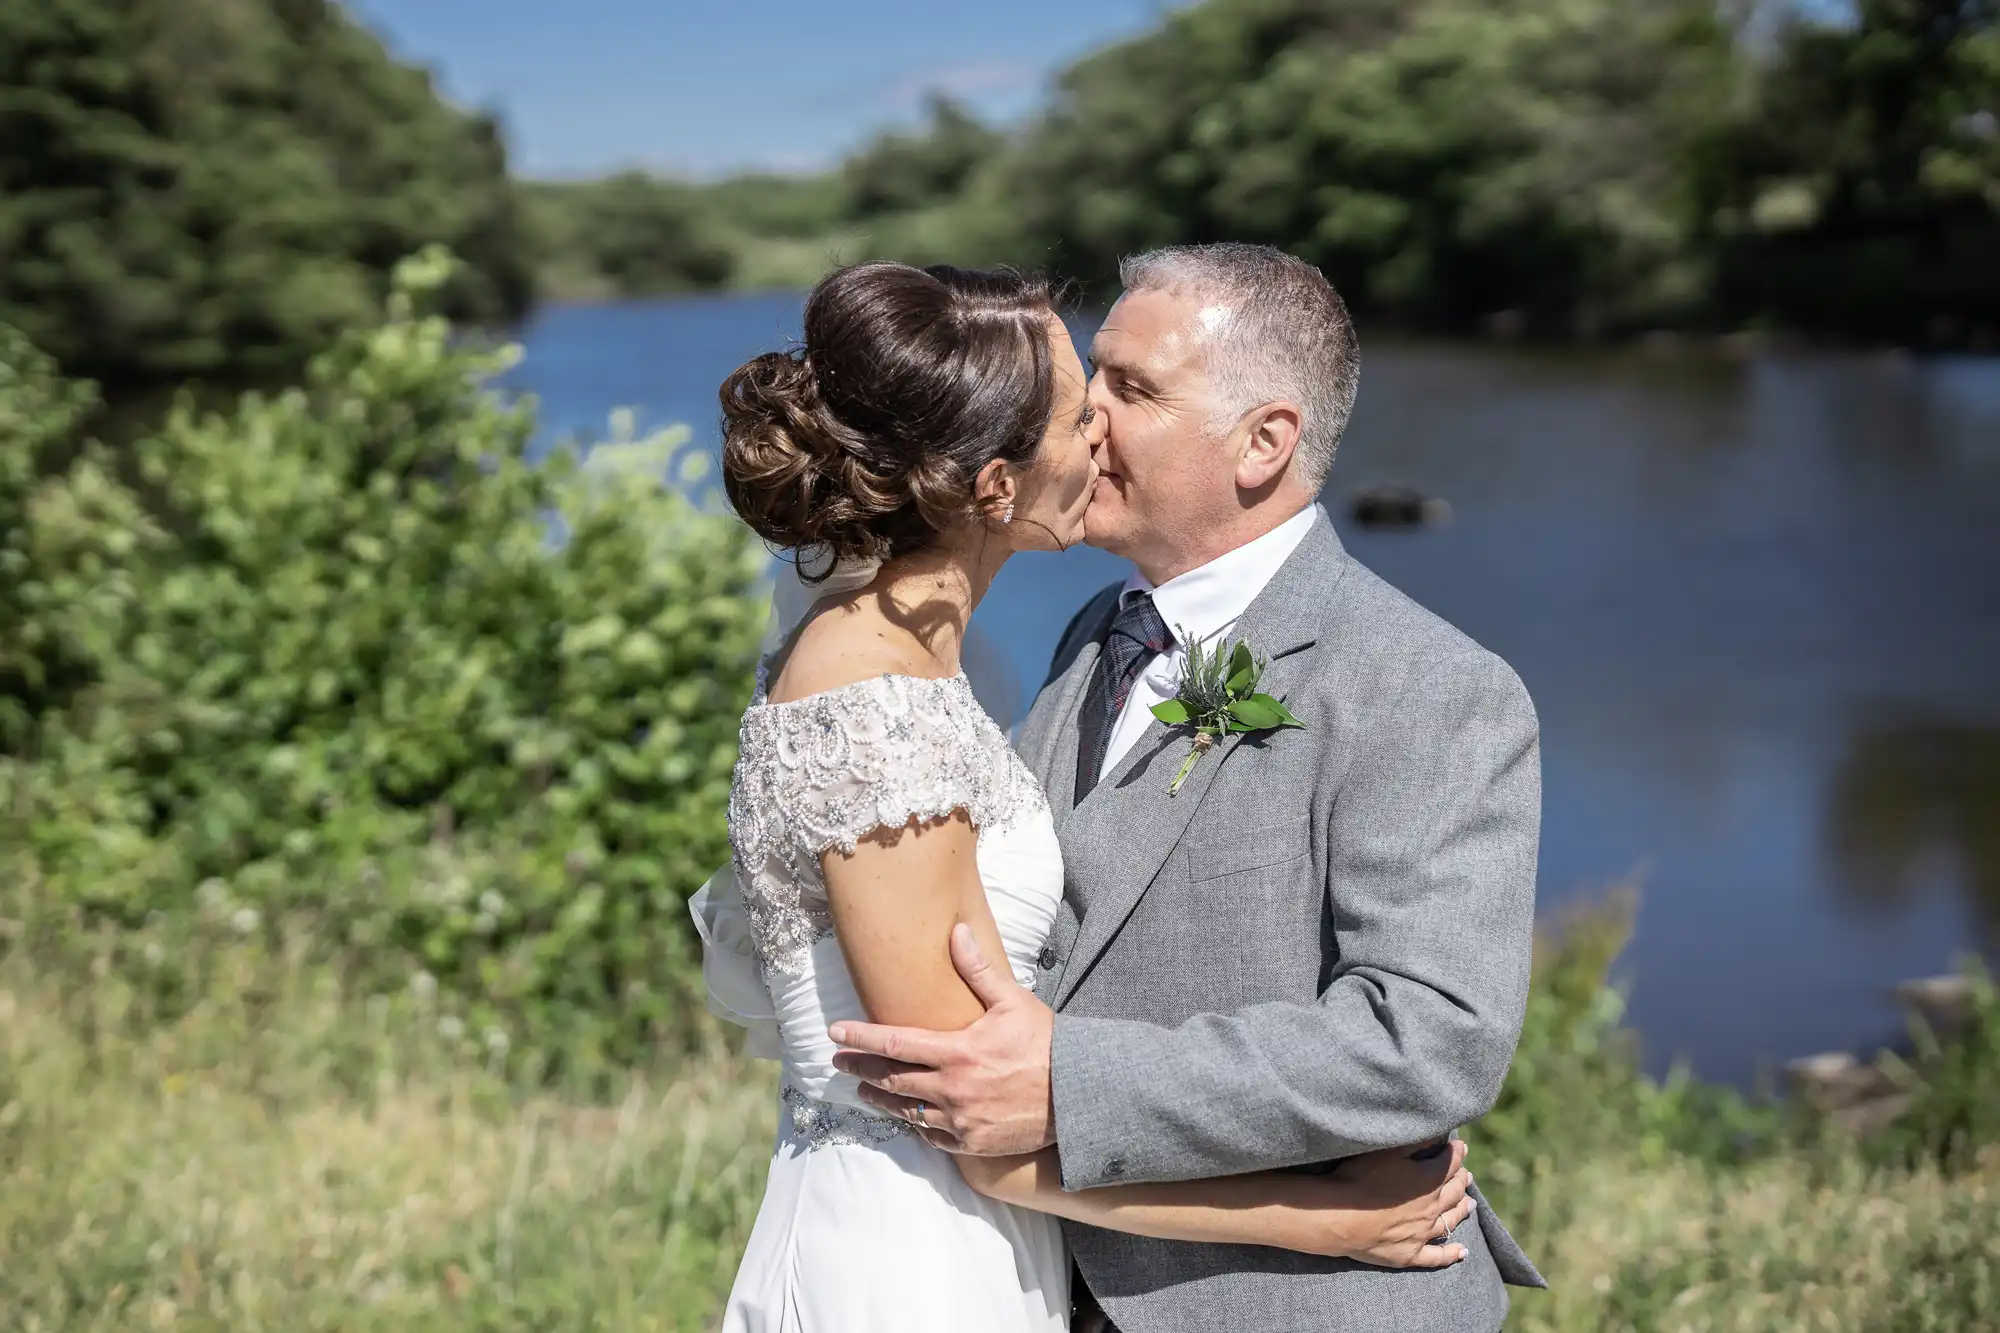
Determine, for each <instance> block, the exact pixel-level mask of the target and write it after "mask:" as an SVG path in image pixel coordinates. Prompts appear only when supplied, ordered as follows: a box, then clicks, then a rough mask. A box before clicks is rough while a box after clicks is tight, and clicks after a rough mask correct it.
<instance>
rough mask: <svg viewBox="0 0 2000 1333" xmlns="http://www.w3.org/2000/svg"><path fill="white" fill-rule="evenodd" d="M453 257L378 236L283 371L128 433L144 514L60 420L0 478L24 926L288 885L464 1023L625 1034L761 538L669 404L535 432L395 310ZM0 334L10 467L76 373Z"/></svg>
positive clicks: (747, 634) (371, 976)
mask: <svg viewBox="0 0 2000 1333" xmlns="http://www.w3.org/2000/svg"><path fill="white" fill-rule="evenodd" d="M449 271H450V266H449V264H448V263H446V262H443V261H440V260H439V259H437V258H435V257H433V258H430V259H426V260H425V261H423V262H421V263H413V264H411V265H409V266H406V268H405V270H404V271H403V273H402V276H401V278H400V279H399V287H400V290H399V292H398V295H397V296H396V297H395V298H394V300H393V302H392V305H391V313H390V317H389V318H388V320H387V321H386V322H384V323H382V324H381V325H380V326H379V327H377V328H374V329H371V330H367V331H364V332H358V333H353V334H350V335H348V336H346V337H345V338H343V339H342V340H340V341H339V343H338V344H337V345H336V346H335V347H334V348H333V349H332V350H330V351H328V352H327V353H325V354H323V355H322V356H320V357H319V358H317V359H316V360H315V361H314V362H313V363H312V366H311V369H310V371H309V373H308V375H307V379H306V383H305V384H304V386H303V387H300V388H297V389H293V390H289V391H287V392H284V393H282V394H278V395H276V396H272V397H265V396H261V395H257V394H251V395H246V396H245V397H243V399H242V400H241V402H240V403H239V404H238V405H237V406H236V407H235V408H234V409H233V410H232V411H229V412H226V413H222V414H213V413H210V414H203V413H199V412H197V411H196V410H195V409H194V408H193V407H192V406H191V405H190V404H187V403H183V405H181V406H180V407H178V408H176V409H175V410H174V412H173V413H172V414H171V415H170V416H169V418H168V419H167V421H166V422H165V423H164V424H163V425H162V426H161V427H159V429H158V430H157V432H155V433H154V434H152V435H150V436H149V437H147V438H145V439H142V440H141V441H139V442H138V443H137V444H136V446H135V450H134V452H135V457H136V460H137V466H138V469H139V471H140V473H141V474H142V476H143V479H144V484H145V486H146V487H148V488H149V490H150V492H152V494H151V495H150V496H149V498H150V499H152V500H153V501H154V502H155V505H156V507H157V508H158V509H159V511H160V513H161V522H160V523H159V524H158V525H157V526H156V525H152V524H149V523H146V522H143V521H141V519H140V517H139V512H140V511H139V510H138V507H137V502H136V501H135V500H133V499H132V497H131V496H130V494H129V493H127V492H125V491H124V490H123V489H122V488H121V487H119V486H118V484H117V483H116V482H115V481H114V480H113V479H112V478H111V477H110V475H109V473H108V472H106V471H105V469H104V468H103V467H102V465H101V464H99V463H98V462H97V461H96V460H95V459H94V458H93V457H92V456H91V455H90V454H88V453H86V455H85V456H84V457H83V458H82V459H81V460H80V461H79V462H78V463H77V464H76V465H75V466H73V467H72V468H71V469H70V470H69V471H67V472H66V473H64V474H62V475H61V476H58V477H56V478H54V479H53V480H50V481H48V482H44V483H41V484H40V485H39V486H38V487H36V488H35V489H34V491H33V493H32V495H31V496H30V498H29V501H28V503H27V504H26V505H25V507H24V506H23V505H22V504H21V503H20V502H18V501H9V500H0V503H11V504H13V505H14V507H15V509H16V510H17V511H21V512H23V513H24V517H23V518H22V519H21V520H19V521H18V525H17V524H16V522H15V521H14V520H11V519H10V527H9V533H10V535H9V538H8V542H9V550H10V552H11V553H12V554H10V559H12V560H14V562H15V563H16V564H25V566H26V569H25V571H24V572H25V575H26V577H25V578H24V579H23V581H22V583H21V585H20V586H22V587H23V588H25V589H26V590H27V591H28V593H29V596H28V597H27V598H26V599H25V603H26V604H25V605H24V604H22V603H23V601H24V599H22V598H20V597H16V598H13V599H11V600H10V601H9V602H7V603H4V604H0V613H4V614H6V615H7V616H8V617H9V620H8V622H7V623H4V624H0V642H5V643H8V644H15V643H22V644H27V645H30V646H33V645H36V644H49V643H51V642H60V643H61V644H62V645H64V647H65V651H66V653H67V654H68V657H69V658H70V659H73V662H72V665H71V667H70V676H71V677H72V678H73V679H74V688H73V689H72V691H71V693H70V695H69V696H68V697H66V698H56V697H51V696H50V695H49V694H48V692H47V690H46V689H45V688H44V689H43V690H42V692H41V693H39V694H37V693H33V692H31V691H30V690H29V689H27V688H23V686H22V685H21V684H19V683H18V682H21V681H26V682H29V683H30V684H32V682H33V681H35V680H40V679H45V678H46V677H47V675H48V672H47V670H46V668H45V666H43V665H42V664H41V662H40V660H39V659H38V661H37V662H36V663H34V664H32V665H31V667H24V668H21V669H16V670H11V671H10V672H9V675H8V676H7V677H6V679H7V681H8V694H7V696H6V700H5V702H6V704H7V706H8V708H9V709H10V715H11V716H13V717H14V718H16V719H17V722H18V721H19V720H21V719H29V720H32V721H33V723H34V726H33V728H32V735H31V736H30V737H29V738H28V740H27V743H23V744H18V745H16V746H15V747H14V749H15V755H14V758H12V759H11V760H10V761H8V762H7V763H6V764H5V766H4V767H0V818H5V819H7V820H9V821H11V823H12V824H13V828H12V829H10V830H9V831H8V836H9V837H13V838H17V839H19V840H20V841H22V842H23V843H24V844H25V845H26V846H27V847H29V848H30V849H31V851H32V853H33V856H34V860H35V863H36V865H37V866H38V867H39V872H38V873H39V875H40V881H41V884H42V888H41V890H40V894H39V902H40V904H41V907H42V908H44V909H48V911H49V912H50V913H51V915H50V920H51V921H52V922H56V923H57V924H56V925H52V926H51V934H52V936H56V937H59V936H61V935H62V934H63V933H65V932H66V931H67V932H73V929H74V926H75V924H76V922H77V921H78V920H91V921H101V922H107V923H114V924H116V925H118V926H120V927H122V928H124V929H127V930H134V929H137V928H140V927H144V926H148V925H149V924H150V925H152V926H154V927H158V926H159V925H160V923H161V921H162V920H163V919H164V920H166V921H168V922H172V921H175V920H186V921H193V920H195V919H198V918H200V917H202V916H203V915H204V914H206V915H207V916H208V917H209V918H212V919H215V920H221V921H226V922H229V923H232V925H233V927H234V928H236V929H239V930H243V931H246V932H250V931H259V930H266V929H271V928H273V923H278V922H291V921H297V920H300V919H311V920H313V921H314V922H315V932H314V933H315V936H316V937H318V938H324V939H329V940H335V941H338V942H339V943H340V944H341V945H342V946H343V950H344V956H345V957H347V958H349V959H350V960H361V961H360V962H358V963H353V964H352V965H353V966H355V967H359V968H360V969H362V970H363V971H365V972H366V973H368V975H367V976H366V977H365V978H363V980H364V981H365V983H366V984H368V985H371V986H374V987H376V988H380V987H384V986H395V985H407V984H412V983H413V982H414V984H416V985H418V986H420V987H430V986H432V985H435V986H436V987H437V988H438V989H439V991H440V994H441V1001H440V1002H441V1003H443V1004H445V1005H447V1006H448V1007H449V1006H456V1007H457V1008H458V1009H459V1010H461V1011H462V1012H461V1013H460V1014H459V1018H460V1020H461V1022H462V1023H463V1024H464V1025H465V1026H466V1030H468V1031H475V1030H476V1031H480V1032H484V1031H486V1030H488V1029H496V1030H498V1031H499V1032H500V1033H502V1034H505V1036H506V1039H507V1040H508V1041H509V1042H510V1043H512V1044H514V1045H516V1046H517V1047H519V1046H521V1044H522V1043H523V1041H525V1042H526V1047H527V1049H532V1050H541V1051H550V1050H554V1049H556V1048H557V1047H558V1046H560V1048H561V1049H562V1050H563V1052H564V1053H565V1056H566V1057H567V1058H571V1059H577V1058H582V1057H585V1056H588V1055H589V1054H590V1053H591V1052H593V1051H605V1052H608V1051H630V1050H631V1049H632V1048H633V1047H634V1046H635V1045H637V1044H639V1043H643V1042H655V1041H660V1040H663V1039H669V1038H671V1037H673V1036H675V1035H676V1034H677V1033H684V1032H685V1030H686V1029H685V1025H686V1024H687V1023H689V1022H691V1021H692V1020H691V1018H690V1015H691V1014H692V1013H693V1012H695V1011H696V1010H698V1008H699V1006H698V1005H694V1004H692V1003H690V1002H689V996H688V994H687V991H686V986H687V979H688V978H689V976H690V975H691V967H690V961H691V953H690V947H689V935H690V931H689V930H688V928H687V921H686V913H685V910H684V902H685V897H686V895H687V894H688V893H690V892H691V891H692V890H693V889H694V888H695V887H696V886H698V885H699V884H700V882H701V881H702V879H703V878H705V876H706V875H707V874H708V872H709V871H710V870H711V869H713V867H714V866H715V865H716V864H718V863H719V862H720V861H721V860H722V859H723V858H724V857H725V856H726V854H727V843H726V835H725V830H724V826H723V818H722V811H723V808H724V806H725V805H726V802H727V794H728V789H729V782H730V774H731V769H732V766H733V764H734V761H735V754H736V750H735V738H736V726H737V719H738V716H739V714H740V711H741V707H742V703H743V701H744V699H745V698H746V697H747V695H748V692H749V686H750V673H751V669H752V665H753V660H754V653H755V648H756V644H757V640H758V637H759V632H760V630H761V605H760V602H759V599H758V598H757V597H756V596H755V595H754V593H755V591H756V587H757V583H758V580H759V578H760V572H759V571H760V553H759V552H758V551H757V550H756V549H755V548H754V546H753V545H752V544H751V543H750V542H749V541H748V540H747V537H746V534H744V532H743V531H742V529H741V528H740V527H738V526H737V525H736V524H735V523H734V522H733V521H730V520H726V519H723V518H721V517H719V516H716V515H714V514H710V513H705V512H702V511H700V510H699V509H698V508H697V507H696V506H694V505H693V504H692V503H690V502H689V501H688V500H686V499H684V498H683V497H682V495H681V494H680V492H679V491H678V490H677V489H676V485H675V481H676V480H677V479H671V478H668V477H667V476H666V475H665V470H666V469H667V467H668V466H669V465H670V464H672V463H673V462H674V461H675V459H676V457H677V455H678V453H679V448H678V446H679V445H680V444H681V443H683V442H684V441H683V440H682V439H679V438H675V437H660V438H657V439H654V440H651V441H633V440H629V439H627V440H625V441H623V442H621V443H618V444H615V445H614V446H612V447H610V448H608V449H606V450H604V451H602V454H601V456H597V457H594V458H593V459H592V460H591V461H590V462H587V463H582V464H579V463H578V462H577V460H576V458H575V457H574V455H573V454H571V453H570V452H568V451H561V452H558V453H557V454H556V455H555V456H554V457H553V458H551V459H550V460H549V461H548V462H546V463H544V464H533V463H530V462H529V461H528V459H527V457H526V450H527V446H528V442H529V439H530V436H531V433H532V428H533V418H532V409H531V407H530V406H528V405H525V404H516V405H509V404H507V403H505V402H503V401H501V400H500V399H499V398H498V397H497V396H496V395H495V394H493V393H492V392H490V391H489V389H488V388H487V387H486V386H487V382H488V381H489V380H490V378H491V377H492V376H493V375H494V374H495V373H496V372H498V371H499V370H501V369H502V368H504V366H505V365H507V364H508V360H509V354H506V353H494V352H486V351H480V350H476V349H471V348H468V347H466V346H464V345H463V344H462V343H461V342H460V341H459V340H458V339H455V338H454V336H453V333H452V330H451V329H450V327H449V326H448V325H447V324H446V323H445V322H444V321H443V320H441V319H437V318H426V317H420V316H419V315H418V314H416V313H415V312H414V309H413V302H414V301H415V299H416V298H417V297H418V296H419V295H420V294H422V293H424V292H434V291H436V290H437V289H438V288H439V287H440V286H441V285H442V284H443V283H444V282H445V281H446V280H447V279H448V276H449ZM6 355H7V361H6V363H5V364H6V369H5V370H4V371H0V386H5V388H4V391H0V423H5V431H4V435H3V436H0V459H4V460H6V461H5V462H4V464H0V477H7V478H13V477H17V476H20V475H23V474H24V469H26V468H27V466H28V464H27V463H26V462H24V461H23V460H24V459H26V458H27V457H28V456H29V455H31V454H33V453H34V452H35V451H37V450H39V449H42V448H44V447H45V442H46V440H47V438H48V437H49V435H50V434H51V433H52V432H55V433H59V432H60V431H62V430H67V429H70V428H71V427H72V426H73V421H72V417H73V411H74V404H75V402H76V401H77V397H76V394H75V392H74V391H72V390H70V389H68V388H66V387H64V386H62V385H60V383H59V382H58V381H55V380H54V379H53V378H52V377H51V376H50V374H49V372H48V368H47V365H46V363H45V362H42V361H40V360H38V359H36V358H34V357H32V356H30V355H27V354H25V353H24V352H23V350H22V347H21V344H19V343H18V342H15V343H11V344H8V346H7V353H6ZM21 489H22V488H21V487H20V486H18V485H15V484H12V483H9V484H8V490H7V491H5V492H0V495H13V494H16V493H18V492H19V491H20V490H21ZM23 552H24V553H25V554H22V553H23ZM10 582H11V581H10ZM15 655H16V656H18V654H15ZM45 656H46V654H45ZM17 729H19V728H18V727H17ZM65 914H67V915H65Z"/></svg>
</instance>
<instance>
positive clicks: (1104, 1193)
mask: <svg viewBox="0 0 2000 1333" xmlns="http://www.w3.org/2000/svg"><path fill="white" fill-rule="evenodd" d="M1409 1152H1410V1150H1409V1149H1407V1148H1392V1149H1389V1150H1387V1151H1385V1152H1378V1153H1369V1154H1366V1155H1365V1156H1362V1157H1357V1158H1350V1159H1348V1160H1347V1161H1345V1162H1342V1163H1341V1165H1340V1171H1339V1173H1338V1174H1336V1175H1333V1176H1301V1175H1293V1174H1289V1173H1277V1172H1262V1173H1259V1174H1257V1175H1249V1176H1229V1177H1223V1178H1220V1179H1214V1180H1201V1181H1176V1182H1171V1183H1165V1184H1145V1185H1111V1186H1105V1187H1102V1188H1098V1189H1087V1190H1075V1191H1070V1192H1065V1191H1064V1190H1063V1188H1062V1168H1061V1166H1060V1164H1059V1163H1058V1162H1057V1160H1056V1150H1055V1149H1053V1148H1045V1149H1043V1150H1042V1151H1041V1152H1038V1153H1034V1154H1032V1155H1029V1156H1026V1157H968V1156H960V1157H957V1158H956V1159H954V1160H956V1161H957V1163H958V1169H959V1172H960V1173H961V1174H962V1175H964V1177H965V1179H966V1181H967V1183H969V1184H970V1185H971V1186H972V1187H973V1189H975V1190H977V1191H978V1192H979V1193H981V1194H984V1195H986V1196H987V1197H988V1198H993V1199H999V1200H1002V1201H1003V1202H1006V1203H1011V1204H1015V1205H1017V1206H1019V1207H1022V1208H1031V1209H1034V1210H1035V1211H1037V1212H1045V1213H1053V1214H1055V1215H1056V1216H1058V1217H1066V1218H1069V1219H1070V1220H1071V1221H1075V1222H1087V1223H1089V1224H1090V1225H1092V1226H1098V1227H1104V1228H1107V1229H1109V1230H1112V1231H1125V1232H1130V1233H1132V1234H1133V1235H1137V1236H1151V1237H1153V1238H1154V1239H1157V1240H1189V1241H1212V1242H1213V1241H1220V1242H1228V1243H1233V1244H1238V1245H1270V1246H1275V1247H1277V1248H1279V1249H1284V1250H1297V1251H1300V1252H1302V1253H1306V1254H1317V1255H1324V1256H1327V1257H1330V1258H1342V1259H1358V1260H1361V1261H1362V1262H1364V1263H1371V1264H1378V1265H1380V1266H1382V1267H1385V1268H1443V1267H1446V1266H1448V1265H1450V1264H1454V1263H1457V1262H1458V1261H1459V1260H1460V1259H1463V1258H1465V1254H1466V1251H1465V1247H1464V1246H1463V1245H1458V1244H1444V1243H1440V1242H1442V1240H1443V1237H1445V1236H1446V1235H1448V1234H1450V1232H1451V1231H1453V1230H1454V1229H1456V1228H1457V1226H1458V1225H1459V1223H1461V1222H1463V1221H1464V1220H1465V1219H1466V1218H1468V1217H1470V1216H1471V1215H1472V1211H1473V1200H1472V1197H1471V1195H1470V1194H1469V1193H1467V1187H1468V1186H1469V1185H1470V1184H1471V1182H1472V1177H1471V1175H1470V1173H1468V1172H1467V1171H1466V1170H1465V1169H1464V1167H1463V1165H1462V1162H1463V1160H1464V1157H1465V1145H1464V1144H1463V1143H1460V1142H1456V1141H1454V1142H1453V1144H1452V1149H1451V1153H1450V1155H1449V1156H1446V1155H1443V1154H1440V1155H1438V1156H1437V1157H1436V1158H1434V1159H1432V1160H1430V1161H1416V1160H1413V1159H1412V1158H1411V1157H1410V1156H1409Z"/></svg>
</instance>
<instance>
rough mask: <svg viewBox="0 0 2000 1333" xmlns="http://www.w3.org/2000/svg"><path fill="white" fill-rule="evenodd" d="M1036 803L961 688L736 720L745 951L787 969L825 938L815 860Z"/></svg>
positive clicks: (998, 818) (733, 812) (806, 705)
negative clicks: (961, 817)
mask: <svg viewBox="0 0 2000 1333" xmlns="http://www.w3.org/2000/svg"><path fill="white" fill-rule="evenodd" d="M1041 803H1042V797H1041V792H1040V788H1039V787H1038V786H1037V785H1036V783H1035V781H1034V778H1033V777H1032V776H1031V775H1030V774H1029V773H1028V772H1027V770H1026V769H1025V768H1024V767H1023V766H1022V765H1021V763H1020V761H1019V760H1018V759H1016V758H1015V757H1014V755H1013V753H1012V751H1011V750H1010V749H1009V748H1008V745H1007V741H1006V738H1005V737H1004V736H1002V735H1001V734H1000V730H999V728H998V727H997V726H995V725H994V723H993V721H992V719H991V718H989V717H987V715H986V714H985V712H984V711H983V710H982V709H981V708H980V706H979V703H978V701H977V700H975V699H974V698H973V696H972V691H971V688H970V687H969V686H968V685H967V684H966V683H965V680H964V678H963V677H951V678H949V679H944V680H928V679H920V678H917V677H911V676H881V677H877V678H875V679H872V680H866V681H860V682H857V683H856V684H854V685H850V686H847V687H845V688H843V689H838V690H831V691H829V692H827V693H825V694H819V695H814V696H812V697H810V698H807V699H801V700H798V701H797V702H794V703H787V704H777V705H763V706H759V707H753V708H752V709H751V710H750V712H748V713H746V714H745V715H744V719H743V733H742V754H741V756H740V758H739V759H738V760H737V769H736V785H735V789H734V791H732V793H731V794H730V802H729V831H730V841H731V843H732V845H733V847H734V850H735V854H736V857H737V862H738V866H739V869H740V871H741V872H742V874H743V878H744V900H745V906H746V908H747V910H748V912H749V915H750V919H751V929H752V934H753V942H754V945H755V948H756V952H757V954H758V958H759V961H760V962H762V963H764V964H765V966H766V967H767V968H768V967H771V966H774V965H775V966H779V967H795V966H797V964H798V962H799V959H800V956H801V955H802V954H803V953H804V952H806V951H808V950H809V949H810V948H811V946H812V944H813V942H814V941H815V940H817V939H818V938H820V937H821V936H822V935H824V934H825V933H826V932H827V931H828V930H830V929H831V921H830V918H829V917H828V914H827V911H826V886H825V880H824V878H823V876H822V875H821V872H820V857H821V856H822V855H823V854H824V853H826V852H828V851H832V850H839V851H843V852H851V851H853V850H854V848H855V847H856V845H857V844H859V842H860V841H861V839H862V838H864V837H866V836H867V835H868V834H869V833H870V832H872V831H874V830H875V829H878V828H901V827H902V826H903V825H905V824H907V823H909V822H910V821H911V820H912V819H917V820H931V819H941V818H944V817H946V816H949V815H951V814H952V813H953V812H954V811H957V810H964V811H965V812H966V814H967V816H968V817H969V818H970V819H971V821H972V823H973V824H974V825H975V826H977V827H978V828H979V829H981V830H982V831H983V830H986V829H991V828H1001V827H1005V826H1007V825H1009V824H1011V823H1013V822H1014V821H1015V820H1016V819H1017V818H1018V817H1019V816H1020V815H1021V813H1022V812H1023V811H1024V810H1026V809H1029V808H1032V807H1034V806H1037V805H1039V804H1041Z"/></svg>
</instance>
